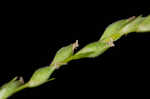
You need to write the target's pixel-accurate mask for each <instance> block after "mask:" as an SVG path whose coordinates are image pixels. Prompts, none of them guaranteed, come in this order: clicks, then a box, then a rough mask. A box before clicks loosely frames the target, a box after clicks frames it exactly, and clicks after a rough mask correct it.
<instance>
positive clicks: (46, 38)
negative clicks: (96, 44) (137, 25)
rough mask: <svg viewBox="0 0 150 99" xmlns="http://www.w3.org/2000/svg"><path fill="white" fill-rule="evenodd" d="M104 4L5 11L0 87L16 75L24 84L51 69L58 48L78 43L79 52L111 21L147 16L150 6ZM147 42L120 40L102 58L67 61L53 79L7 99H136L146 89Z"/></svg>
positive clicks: (144, 37)
mask: <svg viewBox="0 0 150 99" xmlns="http://www.w3.org/2000/svg"><path fill="white" fill-rule="evenodd" d="M102 5H103V4H101V5H99V6H98V5H95V6H94V5H92V6H90V5H84V4H83V5H80V6H77V5H68V6H55V7H51V5H49V6H45V7H43V6H42V7H41V6H37V7H31V8H29V7H28V6H27V7H23V8H22V7H19V8H15V7H13V8H10V9H6V8H5V9H4V14H2V16H3V18H1V21H2V23H1V36H0V37H1V39H0V40H1V49H0V50H1V51H0V55H1V60H0V63H1V68H0V70H1V72H0V85H2V84H4V83H5V82H7V81H9V80H10V79H12V78H13V77H15V76H23V77H24V80H25V81H28V80H29V78H30V77H31V75H32V73H33V72H34V71H35V70H36V69H38V68H40V67H43V66H47V65H49V64H50V62H51V61H52V59H53V57H54V56H55V53H56V52H57V50H59V49H60V48H61V47H63V46H66V45H68V44H70V43H73V42H75V40H79V44H80V47H79V48H78V50H79V49H81V48H82V47H83V46H85V45H86V44H88V43H90V42H93V41H96V40H98V39H99V38H100V36H101V35H102V33H103V31H104V29H105V28H106V27H107V26H108V25H109V24H111V23H112V22H114V21H117V20H120V19H123V18H128V17H131V16H138V15H141V14H142V15H144V16H145V15H148V14H149V11H150V9H149V8H148V7H147V8H143V7H140V6H138V7H127V5H126V7H124V5H122V6H123V7H117V8H114V7H112V6H111V7H109V6H107V8H106V7H102ZM100 6H101V7H100ZM149 42H150V34H149V33H143V34H136V33H132V34H130V35H127V36H124V37H122V38H121V39H120V40H118V41H116V42H115V45H116V46H115V47H114V48H111V49H109V50H108V51H106V52H105V53H104V54H103V55H101V56H99V57H97V58H93V59H81V60H76V61H71V62H69V64H68V65H66V66H64V67H62V68H60V69H59V70H57V71H56V72H55V73H54V74H53V77H55V78H56V80H54V81H52V82H49V83H46V84H44V85H42V86H40V87H37V88H33V89H25V90H23V91H21V92H19V93H17V94H15V95H13V96H12V97H11V98H10V99H22V98H25V99H30V98H35V99H36V98H40V99H49V98H68V99H70V98H71V99H72V98H78V97H83V98H84V97H85V96H86V97H91V98H92V99H95V98H96V97H98V98H102V97H119V96H121V97H125V96H129V95H135V96H138V95H139V94H138V93H142V92H143V91H144V90H145V88H148V79H149V69H148V68H149V55H150V54H149V50H150V48H149ZM144 93H145V94H146V93H147V92H144Z"/></svg>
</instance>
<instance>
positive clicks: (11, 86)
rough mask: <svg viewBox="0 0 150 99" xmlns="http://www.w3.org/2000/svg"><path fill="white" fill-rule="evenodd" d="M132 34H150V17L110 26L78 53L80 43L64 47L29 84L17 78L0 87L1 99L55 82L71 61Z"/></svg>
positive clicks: (89, 54)
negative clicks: (58, 72)
mask: <svg viewBox="0 0 150 99" xmlns="http://www.w3.org/2000/svg"><path fill="white" fill-rule="evenodd" d="M132 32H138V33H142V32H150V15H148V16H146V17H143V16H138V17H135V16H133V17H130V18H128V19H122V20H119V21H116V22H114V23H112V24H110V25H109V26H108V27H107V28H106V29H105V31H104V33H103V34H102V36H101V38H100V39H99V40H97V41H95V42H92V43H90V44H87V45H86V46H85V47H83V48H82V49H81V50H79V51H78V52H76V53H74V50H75V49H76V48H77V47H78V41H76V42H75V43H73V44H70V45H67V46H65V47H62V48H61V49H59V50H58V52H57V53H56V55H55V57H54V59H53V61H52V62H51V64H50V65H49V66H45V67H41V68H39V69H37V70H36V71H35V72H34V73H33V75H32V77H31V78H30V80H29V81H28V82H24V81H23V78H22V77H20V78H17V77H15V78H13V79H12V80H11V81H10V82H8V83H6V84H4V85H2V86H1V87H0V99H7V98H8V97H10V96H11V95H13V94H14V93H16V92H18V91H21V90H23V89H25V88H33V87H37V86H40V85H42V84H44V83H46V82H49V81H51V80H53V78H51V75H52V73H53V72H54V71H55V70H56V69H58V68H60V67H61V66H63V65H64V64H67V63H68V62H70V61H71V60H77V59H81V58H94V57H97V56H99V55H101V54H102V53H104V52H105V51H106V50H107V49H109V48H110V47H113V46H114V42H115V41H116V40H118V39H119V38H121V37H122V36H123V35H127V34H129V33H132Z"/></svg>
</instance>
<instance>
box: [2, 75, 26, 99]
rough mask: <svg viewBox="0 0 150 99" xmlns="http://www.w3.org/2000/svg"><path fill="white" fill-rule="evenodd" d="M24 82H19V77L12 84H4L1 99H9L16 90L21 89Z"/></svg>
mask: <svg viewBox="0 0 150 99" xmlns="http://www.w3.org/2000/svg"><path fill="white" fill-rule="evenodd" d="M22 84H23V83H22V81H20V80H17V77H15V78H14V79H13V80H11V81H10V82H8V83H6V84H4V85H3V86H2V87H1V88H0V99H6V98H7V97H9V96H11V95H12V94H14V93H15V90H16V89H17V88H19V87H20V86H21V85H22Z"/></svg>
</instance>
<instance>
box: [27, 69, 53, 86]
mask: <svg viewBox="0 0 150 99" xmlns="http://www.w3.org/2000/svg"><path fill="white" fill-rule="evenodd" d="M54 70H55V68H54V67H52V66H47V67H42V68H39V69H38V70H36V71H35V72H34V73H33V75H32V77H31V79H30V80H29V82H28V84H27V85H28V87H29V88H30V87H37V86H39V85H41V84H43V83H46V82H47V81H48V79H49V78H50V76H51V74H52V73H53V71H54Z"/></svg>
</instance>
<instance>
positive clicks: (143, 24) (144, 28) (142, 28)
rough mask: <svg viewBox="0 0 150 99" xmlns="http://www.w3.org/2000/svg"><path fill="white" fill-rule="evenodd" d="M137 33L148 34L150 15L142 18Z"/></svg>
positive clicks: (149, 30)
mask: <svg viewBox="0 0 150 99" xmlns="http://www.w3.org/2000/svg"><path fill="white" fill-rule="evenodd" d="M137 32H150V15H149V16H147V17H145V18H144V20H143V22H141V24H140V25H139V26H138V29H137Z"/></svg>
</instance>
